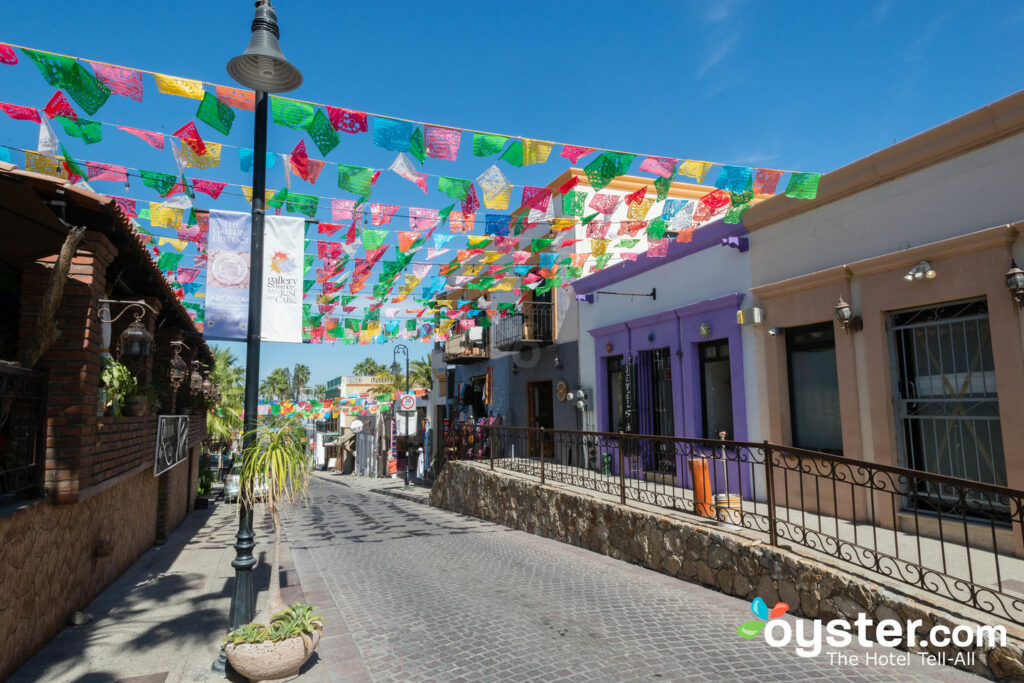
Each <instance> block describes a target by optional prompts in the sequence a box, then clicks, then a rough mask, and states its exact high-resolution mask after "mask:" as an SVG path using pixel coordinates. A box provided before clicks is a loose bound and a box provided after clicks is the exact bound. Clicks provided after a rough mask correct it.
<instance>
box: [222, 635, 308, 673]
mask: <svg viewBox="0 0 1024 683" xmlns="http://www.w3.org/2000/svg"><path fill="white" fill-rule="evenodd" d="M319 643H320V631H319V630H317V631H314V632H313V635H311V636H309V643H308V644H307V643H306V641H305V640H304V639H302V638H289V639H288V640H282V641H280V642H276V643H275V642H273V641H270V640H268V641H266V642H264V643H241V644H239V645H235V644H233V643H228V644H227V645H226V646H225V647H224V650H225V652H226V653H227V655H228V662H230V663H231V667H232V668H233V669H234V670H235V671H237V672H238V673H240V674H242V675H243V676H245V677H246V678H248V679H249V680H250V681H265V682H267V683H269V682H270V681H283V680H287V679H289V678H293V677H295V676H297V675H298V674H299V669H301V668H302V665H303V664H305V663H306V660H307V659H309V657H310V655H312V654H313V651H314V650H316V646H317V645H318V644H319Z"/></svg>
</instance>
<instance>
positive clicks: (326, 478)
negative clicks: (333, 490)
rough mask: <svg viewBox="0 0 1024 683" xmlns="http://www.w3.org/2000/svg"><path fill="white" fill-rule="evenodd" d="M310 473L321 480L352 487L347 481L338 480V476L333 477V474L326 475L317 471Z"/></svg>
mask: <svg viewBox="0 0 1024 683" xmlns="http://www.w3.org/2000/svg"><path fill="white" fill-rule="evenodd" d="M309 474H310V476H311V477H313V478H314V479H319V480H320V481H329V482H331V483H332V484H337V485H338V486H344V487H345V488H352V487H351V486H349V485H348V484H346V483H345V482H343V481H338V480H337V478H335V477H331V476H328V475H324V474H318V473H316V472H310V473H309Z"/></svg>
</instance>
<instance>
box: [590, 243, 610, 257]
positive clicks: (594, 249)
mask: <svg viewBox="0 0 1024 683" xmlns="http://www.w3.org/2000/svg"><path fill="white" fill-rule="evenodd" d="M609 241H610V240H598V239H591V240H590V253H592V254H593V255H594V256H601V255H603V254H604V252H605V251H606V250H607V249H608V242H609Z"/></svg>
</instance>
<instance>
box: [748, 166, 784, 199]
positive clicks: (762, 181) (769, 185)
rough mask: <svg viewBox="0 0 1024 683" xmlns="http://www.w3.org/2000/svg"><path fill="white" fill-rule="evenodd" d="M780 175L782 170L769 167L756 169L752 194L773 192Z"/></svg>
mask: <svg viewBox="0 0 1024 683" xmlns="http://www.w3.org/2000/svg"><path fill="white" fill-rule="evenodd" d="M781 177H782V171H776V170H773V169H770V168H759V169H757V174H756V175H755V176H754V194H775V189H776V187H778V185H779V178H781Z"/></svg>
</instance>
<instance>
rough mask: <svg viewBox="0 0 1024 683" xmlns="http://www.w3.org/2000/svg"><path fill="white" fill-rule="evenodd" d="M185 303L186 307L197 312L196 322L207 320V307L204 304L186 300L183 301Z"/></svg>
mask: <svg viewBox="0 0 1024 683" xmlns="http://www.w3.org/2000/svg"><path fill="white" fill-rule="evenodd" d="M183 305H184V306H185V308H187V309H188V310H190V311H192V312H193V313H195V314H196V322H200V323H201V322H203V321H204V320H206V307H205V306H203V305H202V304H197V303H195V302H193V301H185V302H183Z"/></svg>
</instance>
